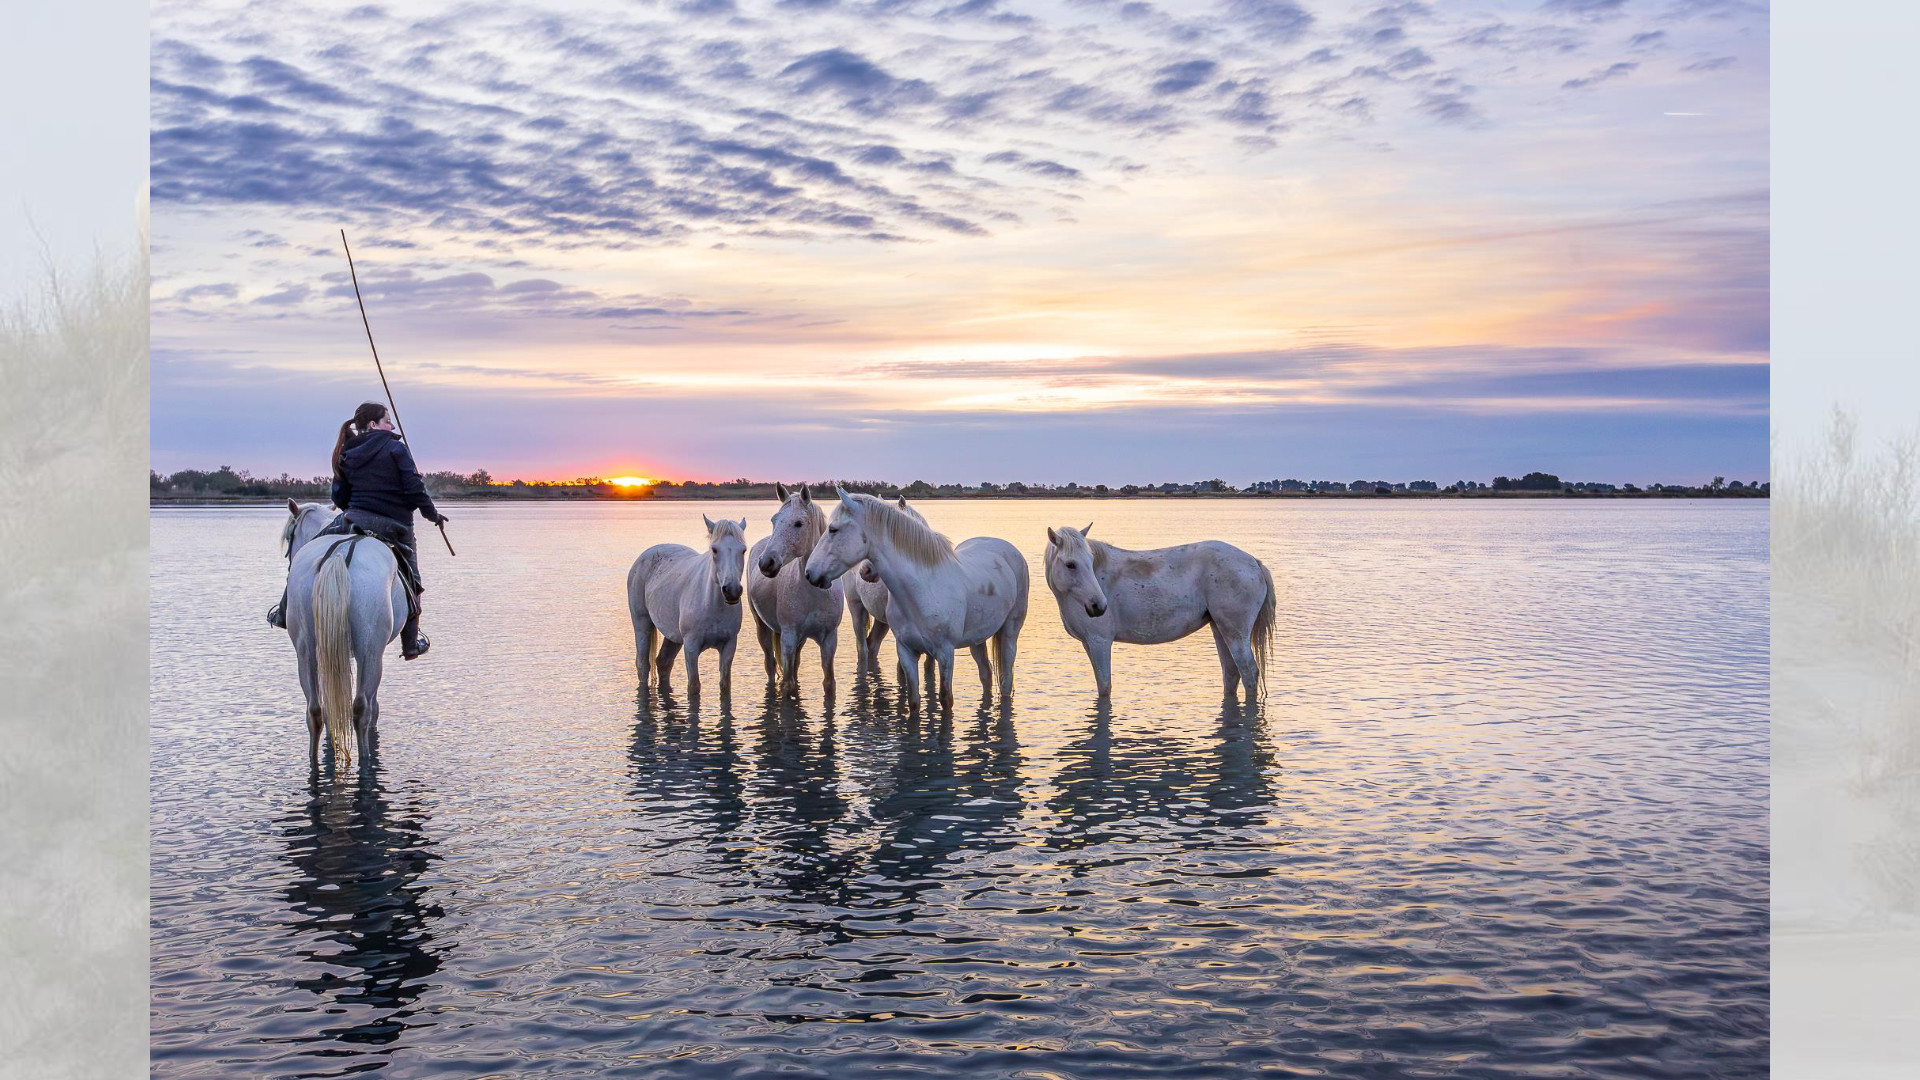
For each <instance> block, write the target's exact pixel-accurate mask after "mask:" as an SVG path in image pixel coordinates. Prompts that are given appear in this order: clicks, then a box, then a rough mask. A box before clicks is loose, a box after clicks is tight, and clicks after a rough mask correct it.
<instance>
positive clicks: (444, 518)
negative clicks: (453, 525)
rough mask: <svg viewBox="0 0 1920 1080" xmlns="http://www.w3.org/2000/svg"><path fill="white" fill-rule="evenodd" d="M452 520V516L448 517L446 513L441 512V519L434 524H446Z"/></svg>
mask: <svg viewBox="0 0 1920 1080" xmlns="http://www.w3.org/2000/svg"><path fill="white" fill-rule="evenodd" d="M452 520H453V519H452V518H450V517H448V516H447V515H445V514H441V515H440V519H439V520H438V521H435V522H434V524H435V525H445V524H446V523H447V522H449V521H452Z"/></svg>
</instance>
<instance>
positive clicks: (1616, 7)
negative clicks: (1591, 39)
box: [1540, 0, 1626, 22]
mask: <svg viewBox="0 0 1920 1080" xmlns="http://www.w3.org/2000/svg"><path fill="white" fill-rule="evenodd" d="M1625 7H1626V0H1547V2H1546V3H1544V4H1541V5H1540V10H1541V11H1545V12H1549V13H1551V14H1554V15H1569V16H1572V17H1573V18H1576V19H1580V20H1582V21H1586V22H1599V21H1601V20H1605V19H1617V18H1619V17H1620V16H1621V15H1622V14H1624V12H1623V10H1622V9H1623V8H1625Z"/></svg>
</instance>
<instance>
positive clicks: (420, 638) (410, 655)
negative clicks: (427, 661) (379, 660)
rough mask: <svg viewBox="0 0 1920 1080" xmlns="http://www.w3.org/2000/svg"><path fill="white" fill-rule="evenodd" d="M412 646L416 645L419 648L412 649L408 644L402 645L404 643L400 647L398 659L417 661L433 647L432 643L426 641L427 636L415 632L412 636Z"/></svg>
mask: <svg viewBox="0 0 1920 1080" xmlns="http://www.w3.org/2000/svg"><path fill="white" fill-rule="evenodd" d="M412 645H417V646H419V647H418V648H412V647H411V646H409V645H408V644H404V643H403V644H402V645H401V646H400V659H402V660H413V659H417V658H419V657H422V656H425V655H427V650H428V649H431V648H432V647H433V642H431V641H428V640H427V635H425V634H422V633H418V632H416V633H415V634H414V635H413V642H412Z"/></svg>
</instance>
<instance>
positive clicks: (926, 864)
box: [629, 684, 1021, 925]
mask: <svg viewBox="0 0 1920 1080" xmlns="http://www.w3.org/2000/svg"><path fill="white" fill-rule="evenodd" d="M765 704H766V709H765V711H764V712H763V713H762V714H761V715H760V716H758V717H756V718H754V719H753V720H750V721H740V720H736V719H735V718H734V717H733V716H732V715H731V714H730V713H727V712H725V711H724V710H723V711H722V712H721V713H720V715H719V716H718V717H716V718H714V719H713V720H711V721H708V722H703V721H702V719H701V717H700V715H699V714H698V713H697V712H682V711H681V710H680V709H679V708H677V707H675V706H672V705H671V704H669V705H668V706H666V707H664V708H660V707H655V706H653V705H651V704H650V703H648V702H647V701H645V700H644V699H642V700H640V701H639V702H638V705H639V712H638V717H637V719H636V722H635V726H634V738H633V745H632V749H631V750H630V753H629V763H630V767H629V773H630V775H631V777H632V781H633V803H634V806H635V810H636V812H637V813H639V814H641V815H642V816H643V817H644V818H645V819H646V820H645V823H644V824H643V825H641V826H637V829H638V831H640V832H642V833H644V834H645V835H646V836H647V837H649V841H648V842H649V844H650V845H651V846H654V847H656V848H685V849H687V850H690V851H691V850H705V851H706V852H708V853H711V854H712V855H714V856H717V862H709V863H706V864H705V865H704V866H703V867H702V868H701V869H700V870H693V869H691V868H689V871H688V872H690V873H694V874H697V875H699V876H707V875H709V874H710V875H713V876H714V877H715V878H716V879H724V880H725V882H726V884H727V885H728V887H729V888H730V889H739V890H741V891H742V892H743V893H744V894H746V895H751V896H754V897H759V898H763V899H764V898H768V897H776V898H780V899H783V900H788V901H795V902H799V903H803V904H820V905H829V906H833V907H841V908H866V907H874V906H887V905H889V904H897V903H901V902H902V901H903V900H906V899H910V898H911V896H912V895H913V894H916V893H918V892H920V891H923V890H924V889H926V888H930V887H934V886H937V885H938V884H939V881H938V878H939V876H940V874H941V867H942V865H943V864H946V863H949V862H954V861H957V860H960V859H962V858H964V857H965V856H967V855H969V854H972V853H978V852H988V851H994V850H999V849H1001V848H1004V847H1007V846H1009V845H1011V844H1012V843H1013V842H1014V832H1015V830H1016V828H1017V825H1018V821H1019V818H1020V810H1021V803H1020V799H1019V789H1020V785H1021V778H1020V766H1021V760H1020V751H1019V740H1018V737H1017V735H1016V733H1015V728H1014V723H1013V715H1012V710H1011V707H1010V706H1008V705H1006V704H1004V703H1002V704H1001V705H999V706H998V707H983V708H981V709H980V710H978V712H977V713H976V715H975V716H974V718H973V720H972V721H971V722H965V721H955V720H950V719H929V720H925V721H921V720H905V719H903V718H902V717H901V716H900V714H899V711H898V709H897V707H896V704H895V703H894V702H893V701H892V700H891V698H890V695H888V694H887V692H886V688H885V687H884V686H880V685H878V684H873V685H870V686H868V687H866V688H865V689H864V691H863V692H862V693H861V694H859V695H857V696H856V698H855V699H854V701H853V702H852V703H851V704H850V706H849V707H848V708H847V709H846V710H845V712H844V714H843V715H842V716H836V715H835V714H834V713H832V712H828V713H826V714H824V715H822V716H813V715H811V714H810V713H809V711H808V709H807V706H805V705H804V704H802V703H801V702H798V701H795V700H793V699H791V698H782V697H781V696H778V695H777V694H774V693H769V694H768V695H767V697H766V702H765ZM842 725H845V726H846V728H847V729H848V730H847V731H842V730H841V728H842ZM743 745H744V746H745V747H746V749H745V751H744V752H743ZM900 882H911V883H912V884H911V885H909V886H906V887H902V886H901V885H899V884H898V883H900ZM788 925H791V924H788Z"/></svg>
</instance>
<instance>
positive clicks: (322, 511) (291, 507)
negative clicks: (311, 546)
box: [280, 499, 329, 558]
mask: <svg viewBox="0 0 1920 1080" xmlns="http://www.w3.org/2000/svg"><path fill="white" fill-rule="evenodd" d="M326 510H327V508H326V507H324V506H321V505H320V504H319V503H303V502H295V501H294V500H292V499H288V500H287V523H286V524H285V525H283V526H281V527H280V554H282V555H284V556H286V557H288V558H292V557H293V553H294V552H296V551H299V550H300V545H302V544H305V543H306V542H307V541H309V540H311V539H313V538H314V537H315V536H318V535H320V530H321V529H324V528H326V527H327V521H328V518H329V515H328V514H327V512H326Z"/></svg>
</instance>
